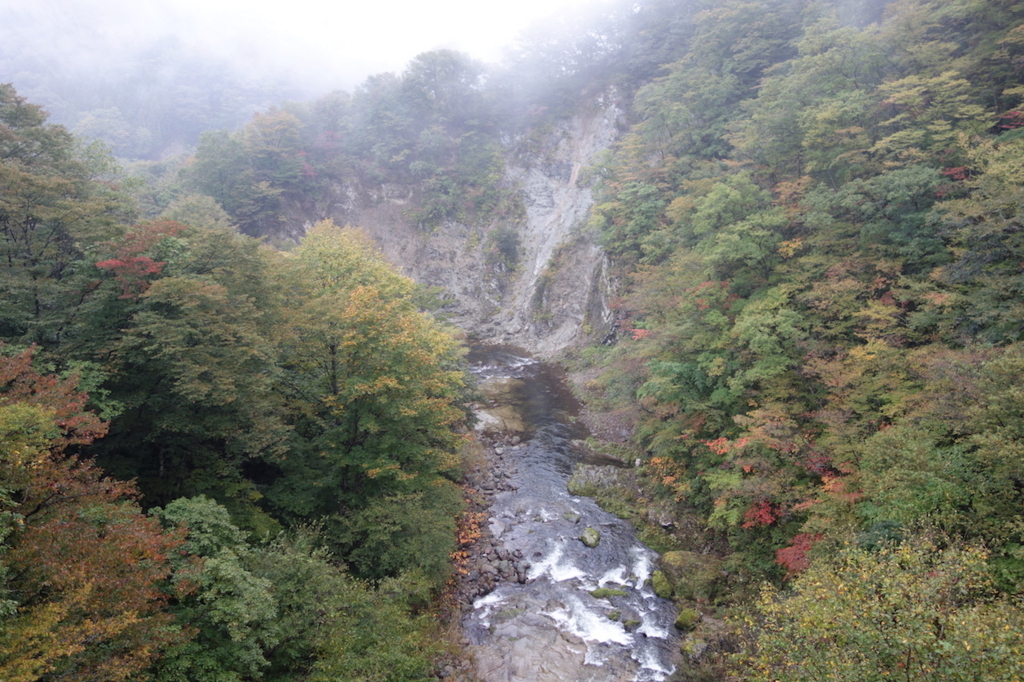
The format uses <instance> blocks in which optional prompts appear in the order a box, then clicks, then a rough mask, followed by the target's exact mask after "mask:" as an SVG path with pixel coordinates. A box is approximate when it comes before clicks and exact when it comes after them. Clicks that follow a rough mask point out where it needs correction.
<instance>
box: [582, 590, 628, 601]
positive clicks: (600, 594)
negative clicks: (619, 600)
mask: <svg viewBox="0 0 1024 682" xmlns="http://www.w3.org/2000/svg"><path fill="white" fill-rule="evenodd" d="M590 594H591V596H593V597H595V598H597V599H608V598H609V597H625V596H626V591H625V590H616V589H613V588H609V587H599V588H597V589H596V590H591V592H590Z"/></svg>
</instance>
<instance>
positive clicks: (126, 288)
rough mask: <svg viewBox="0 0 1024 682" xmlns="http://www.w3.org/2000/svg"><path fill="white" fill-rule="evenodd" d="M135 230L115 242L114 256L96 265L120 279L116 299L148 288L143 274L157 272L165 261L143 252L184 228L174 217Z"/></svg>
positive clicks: (133, 296) (142, 224) (149, 223)
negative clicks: (145, 254) (115, 250)
mask: <svg viewBox="0 0 1024 682" xmlns="http://www.w3.org/2000/svg"><path fill="white" fill-rule="evenodd" d="M136 227H137V229H136V230H135V231H134V232H129V233H128V234H126V235H125V236H124V239H122V240H121V241H120V242H119V243H118V244H117V257H116V258H110V259H108V260H103V261H99V262H98V263H96V267H97V268H99V269H101V270H109V271H110V272H112V273H113V274H114V275H115V276H116V277H117V279H118V281H119V282H121V296H119V298H135V297H137V296H139V295H140V294H143V293H145V291H146V289H148V288H149V282H148V281H147V280H146V277H147V276H149V275H159V274H160V273H161V272H162V271H163V267H164V266H165V265H167V263H166V262H163V261H156V260H153V259H152V258H150V257H149V256H143V255H142V254H143V253H145V252H146V251H149V250H150V249H151V248H153V247H154V246H156V245H157V244H159V243H160V242H161V241H163V240H164V239H167V238H168V237H174V236H177V235H178V234H180V233H181V232H182V231H183V230H185V229H187V228H186V226H185V225H182V224H181V223H177V222H174V221H173V220H155V221H153V222H148V223H140V224H139V225H137V226H136Z"/></svg>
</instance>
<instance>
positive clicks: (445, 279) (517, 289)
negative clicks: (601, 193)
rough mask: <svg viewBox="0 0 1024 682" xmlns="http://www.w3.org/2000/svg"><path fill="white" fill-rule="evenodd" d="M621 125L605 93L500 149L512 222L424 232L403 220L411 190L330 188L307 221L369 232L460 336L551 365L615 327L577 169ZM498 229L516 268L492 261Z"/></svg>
mask: <svg viewBox="0 0 1024 682" xmlns="http://www.w3.org/2000/svg"><path fill="white" fill-rule="evenodd" d="M622 115H623V114H622V111H621V110H620V108H619V107H618V105H617V102H616V100H615V97H614V95H613V93H605V94H603V95H601V96H599V97H597V98H595V99H594V100H592V101H591V102H590V103H589V105H588V106H587V107H584V108H583V109H581V110H580V112H579V113H577V114H575V115H574V116H572V117H571V118H566V119H562V120H558V121H555V122H553V123H549V124H547V125H546V126H545V127H544V128H543V129H541V130H534V131H530V132H528V133H523V134H522V135H521V136H517V137H515V138H511V137H510V138H509V139H506V140H504V142H503V144H504V148H505V150H506V169H505V177H504V185H505V189H506V190H507V191H509V192H511V193H512V194H513V196H515V198H516V200H517V201H518V202H520V205H521V208H522V211H521V212H520V215H519V216H517V217H516V218H514V219H505V220H502V221H493V222H492V223H490V224H487V225H467V224H463V223H459V222H453V221H448V222H444V223H442V224H440V225H438V226H436V227H435V228H433V229H432V230H429V231H428V230H424V229H422V228H420V227H418V226H416V225H413V224H411V221H410V220H409V214H410V208H412V207H414V206H415V204H416V202H417V200H418V197H417V190H416V188H414V187H410V186H405V185H397V184H384V185H381V186H379V187H377V188H374V189H367V188H357V187H343V186H338V187H335V188H334V191H333V193H332V195H330V196H328V197H324V198H323V199H322V201H321V202H319V205H318V206H317V207H316V209H315V218H311V217H308V211H307V218H306V223H307V225H308V224H309V223H310V222H312V220H313V219H321V218H332V219H333V220H334V221H335V222H337V223H338V224H351V225H356V226H360V227H362V228H364V229H366V230H367V231H368V232H369V233H370V234H371V235H372V236H373V238H374V239H375V240H376V241H377V243H378V244H379V245H380V247H381V249H382V250H383V252H384V254H385V256H386V257H387V258H388V260H390V261H391V262H392V263H394V264H395V265H396V266H397V267H399V268H400V269H401V271H402V272H403V273H404V274H406V275H409V276H410V277H412V278H413V279H415V280H416V281H417V282H420V283H421V284H425V285H428V286H432V287H439V288H441V289H442V290H444V291H445V292H446V295H447V296H448V297H449V299H450V301H451V302H450V304H449V305H448V306H447V307H446V308H445V312H447V313H448V314H449V315H450V317H451V319H452V321H453V322H454V323H455V324H456V325H457V326H459V327H460V328H462V329H465V330H466V331H467V332H469V333H470V334H472V335H473V336H475V337H477V338H480V339H484V340H490V341H494V342H501V343H511V344H514V345H516V346H518V347H521V348H524V349H526V350H528V351H530V352H531V353H534V354H537V355H539V356H541V357H550V356H551V355H553V354H554V353H556V352H557V351H559V350H561V349H563V348H566V347H568V346H571V345H574V344H577V343H582V342H584V341H587V340H590V339H594V338H596V339H600V338H603V337H604V335H606V334H607V333H608V330H609V329H610V327H611V325H612V322H613V320H612V314H611V311H610V310H609V308H608V295H609V291H610V288H611V284H610V282H609V277H608V263H607V258H606V257H605V256H604V254H603V252H602V250H601V248H600V247H599V246H598V244H597V243H596V240H595V236H594V235H593V234H592V233H591V232H590V231H588V230H586V229H585V226H586V221H587V217H588V214H589V211H590V208H591V207H592V205H593V203H594V197H593V191H592V188H591V186H590V184H589V182H588V181H587V180H586V173H585V170H586V168H587V166H588V164H590V163H591V162H592V161H593V160H594V158H595V156H596V155H597V154H598V153H600V152H601V151H603V150H605V149H607V148H608V147H609V146H610V145H611V144H612V143H613V142H614V141H615V138H616V136H617V134H618V131H619V127H620V124H621V118H622ZM527 138H529V139H527ZM494 230H506V231H508V230H512V231H514V233H515V238H516V239H517V242H518V243H517V248H516V257H515V258H514V262H513V263H502V262H499V263H495V262H494V258H493V239H492V238H490V237H492V235H491V232H492V231H494Z"/></svg>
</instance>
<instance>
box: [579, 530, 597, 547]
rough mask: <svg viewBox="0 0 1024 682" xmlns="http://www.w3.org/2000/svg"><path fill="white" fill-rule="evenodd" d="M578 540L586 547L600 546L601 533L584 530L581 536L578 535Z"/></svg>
mask: <svg viewBox="0 0 1024 682" xmlns="http://www.w3.org/2000/svg"><path fill="white" fill-rule="evenodd" d="M580 540H582V541H583V544H584V545H586V546H587V547H597V546H598V545H599V544H601V531H599V530H598V529H596V528H589V527H588V528H586V529H585V530H584V531H583V534H582V535H580Z"/></svg>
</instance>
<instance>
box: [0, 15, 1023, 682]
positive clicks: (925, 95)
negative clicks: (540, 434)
mask: <svg viewBox="0 0 1024 682" xmlns="http://www.w3.org/2000/svg"><path fill="white" fill-rule="evenodd" d="M595 98H599V99H601V101H602V102H607V101H612V102H613V103H614V107H615V108H616V110H617V111H621V112H623V115H622V119H621V120H617V121H616V122H613V123H617V124H618V125H619V126H620V134H619V138H618V142H617V143H616V144H615V145H614V146H613V147H612V148H611V149H609V150H608V151H607V152H606V153H605V154H604V155H603V156H602V157H601V160H600V162H599V163H597V164H593V165H591V166H590V167H589V168H584V169H565V172H564V174H565V175H566V176H571V178H572V180H571V182H572V183H576V182H577V180H578V181H579V182H580V183H591V185H592V186H593V188H594V191H595V192H596V194H597V197H598V200H597V205H596V206H594V208H593V210H592V211H591V213H590V219H589V221H588V222H587V224H585V225H584V224H580V225H578V226H576V229H575V230H574V232H573V236H572V238H573V239H578V240H583V239H593V240H596V241H598V242H599V243H600V245H601V246H602V248H603V250H604V252H605V253H606V254H607V255H608V257H609V258H610V264H611V265H610V271H609V272H608V273H607V275H608V279H609V281H612V282H614V283H616V284H617V292H616V293H617V296H616V298H615V300H614V301H613V305H612V307H613V309H614V313H615V318H616V327H615V331H614V333H613V334H611V335H610V336H608V337H607V339H606V342H605V343H598V344H594V345H591V346H588V347H575V348H571V349H568V350H566V352H565V354H564V356H563V358H562V359H563V361H564V363H565V364H566V365H567V366H568V367H569V368H570V369H572V370H573V371H574V372H575V373H576V374H577V375H578V376H585V377H587V381H585V382H582V383H581V388H580V393H581V394H582V397H583V398H584V399H585V400H586V402H587V403H588V406H589V408H590V409H591V411H593V412H597V413H600V414H603V415H607V416H608V417H609V421H610V422H611V423H615V424H617V425H622V426H623V427H624V428H625V429H626V430H627V432H628V433H629V436H628V438H627V439H626V440H627V441H628V442H622V443H617V444H615V445H614V446H610V445H607V444H595V447H598V448H601V447H615V448H618V449H619V450H620V454H622V453H625V454H628V456H629V458H630V459H636V460H638V462H639V466H638V474H639V476H640V479H641V484H642V487H643V490H642V491H641V492H640V493H638V494H637V495H635V496H634V497H632V498H630V499H629V500H628V502H625V503H624V502H623V501H621V500H620V501H618V502H617V503H615V504H617V506H618V509H619V510H620V511H622V512H623V513H624V514H626V515H628V516H631V517H633V518H635V519H636V520H637V522H638V523H641V524H646V523H647V519H648V518H653V517H654V516H655V515H654V514H649V513H648V512H649V509H656V510H657V515H656V516H657V517H658V521H659V523H656V524H653V525H654V526H655V527H652V528H648V529H647V533H648V536H649V537H650V538H651V541H652V542H655V543H656V544H657V545H658V546H657V549H659V551H664V552H666V555H665V560H664V564H663V567H662V569H663V571H662V573H660V574H655V581H656V588H657V589H658V590H659V592H660V593H661V594H663V595H666V596H674V598H675V599H676V601H677V603H678V604H679V606H680V607H681V608H682V615H681V617H680V621H679V622H678V623H677V625H678V627H679V628H681V629H685V630H687V631H688V632H689V633H690V634H689V636H688V637H687V638H686V639H685V640H684V644H683V652H682V658H681V663H680V666H679V668H678V670H677V672H676V678H675V679H680V680H689V679H693V680H696V679H736V680H858V681H859V680H874V679H893V678H900V679H908V680H953V679H964V680H981V679H993V680H996V679H1006V680H1012V679H1018V678H1019V677H1020V676H1021V675H1022V673H1024V670H1022V666H1024V663H1022V661H1024V657H1022V654H1024V639H1022V635H1021V633H1022V632H1024V611H1022V608H1021V605H1020V603H1019V598H1020V595H1021V594H1022V592H1024V513H1022V510H1024V468H1022V467H1024V464H1022V462H1024V395H1022V389H1021V384H1022V377H1024V303H1022V302H1024V243H1022V237H1021V235H1022V234H1024V222H1022V220H1024V219H1022V215H1024V213H1022V210H1024V209H1022V199H1024V190H1022V188H1024V132H1022V131H1024V111H1022V110H1021V109H1020V106H1021V104H1022V102H1024V5H1022V4H1019V3H1015V2H1012V1H1011V0H1006V1H997V0H952V1H950V0H945V1H942V2H940V1H939V0H896V1H895V2H891V3H888V4H884V3H882V2H861V3H854V4H850V3H836V2H827V1H825V0H774V1H769V2H762V1H758V2H752V1H748V0H695V1H694V2H692V3H679V2H670V1H668V0H651V1H650V2H639V3H630V4H629V5H628V6H627V5H626V4H622V5H615V6H612V7H611V8H610V9H609V10H608V11H607V12H605V13H604V14H601V15H600V16H599V17H597V18H595V19H593V20H591V21H590V22H589V23H587V24H585V25H575V24H572V23H571V22H568V21H567V22H566V24H565V25H564V26H558V27H551V32H550V33H534V34H531V35H529V36H526V37H524V39H523V41H522V42H521V43H520V45H519V46H518V50H517V52H516V53H515V54H514V55H513V56H512V58H511V61H510V63H509V64H507V65H505V66H504V67H501V68H498V67H487V66H484V65H481V64H478V63H476V62H474V61H473V60H472V59H470V58H469V57H467V56H466V55H462V54H459V53H456V52H452V51H446V50H441V51H437V52H430V53H426V54H423V55H420V56H419V57H417V58H416V59H415V60H413V61H412V62H411V63H410V64H409V65H408V67H407V69H406V70H405V71H404V72H403V73H402V74H398V75H396V74H381V75H378V76H374V77H371V78H370V79H368V80H367V81H366V82H365V83H364V84H363V85H362V86H361V87H360V88H358V89H356V91H354V92H353V93H345V92H336V93H333V94H331V95H328V96H325V97H323V98H321V99H319V100H316V101H313V102H308V103H295V102H292V103H281V104H280V105H279V106H276V107H273V108H269V109H267V110H265V111H263V112H262V113H258V114H256V115H255V116H254V117H253V118H252V119H251V120H250V121H249V123H247V124H246V125H245V126H244V127H242V128H240V129H237V130H230V129H224V130H207V131H205V132H204V133H203V135H202V137H201V139H200V140H199V142H198V146H197V147H196V149H195V150H194V153H188V154H186V155H184V156H181V157H178V158H172V159H167V160H164V161H161V162H153V163H149V164H142V165H140V164H135V165H133V166H132V167H131V169H130V170H129V171H126V170H124V169H123V168H120V167H119V166H118V164H117V163H116V162H115V161H114V160H113V159H112V157H111V156H109V154H108V153H107V151H105V150H104V149H102V148H101V147H98V146H96V145H91V146H90V145H89V144H88V143H86V142H83V141H81V140H79V139H77V138H75V137H74V136H73V135H72V134H71V133H69V132H68V131H67V130H66V129H65V128H63V127H61V126H56V125H52V124H50V123H48V122H47V119H46V114H45V112H43V111H42V109H41V108H40V107H39V106H37V105H35V104H32V103H30V102H28V101H27V100H26V99H25V98H23V97H22V96H20V95H19V94H18V93H17V92H16V90H15V86H12V85H3V86H0V256H2V261H0V292H2V296H3V298H2V301H3V304H2V306H0V342H2V344H3V345H0V434H2V437H0V540H2V545H0V619H2V620H0V678H3V679H5V680H17V681H19V682H20V681H25V682H28V681H32V680H96V679H103V680H133V679H153V680H160V681H167V682H177V681H184V680H210V681H214V680H216V681H217V682H222V681H223V682H227V681H233V680H286V679H287V680H324V681H326V680H425V679H429V678H431V677H432V676H435V665H434V662H433V661H434V660H436V656H437V655H438V653H439V650H440V641H441V638H440V637H439V636H438V634H437V631H436V629H432V628H434V627H435V626H434V625H432V624H431V622H430V621H431V618H430V613H431V609H432V606H434V605H436V603H437V602H436V599H437V595H438V594H439V592H440V590H441V588H442V586H443V584H444V582H445V580H446V579H447V578H448V576H449V573H450V559H451V552H452V551H453V549H454V548H455V531H456V519H457V518H458V516H459V514H460V512H461V510H462V504H463V500H462V498H463V495H462V492H461V491H460V490H459V488H458V486H457V483H458V481H459V480H460V476H461V470H460V458H459V451H460V447H461V446H462V444H463V443H464V442H466V441H467V440H468V436H466V435H465V434H466V432H467V412H466V408H465V405H466V404H467V403H468V402H469V395H470V389H469V388H468V387H467V382H466V378H465V375H464V363H463V361H462V359H461V358H462V351H461V346H460V343H459V342H458V340H457V337H456V335H455V334H454V331H453V330H452V329H450V328H448V327H446V326H445V325H444V324H442V323H440V322H438V321H437V319H436V318H435V317H434V316H433V315H432V314H431V311H436V310H438V309H439V308H441V307H442V304H443V303H444V297H445V296H446V295H450V294H451V292H437V291H430V290H427V289H425V288H423V287H420V286H418V285H416V284H415V283H414V282H412V281H411V280H410V279H407V278H405V277H402V276H400V275H398V274H396V273H395V271H394V270H393V269H392V268H391V266H390V265H389V264H387V263H386V262H385V261H384V259H383V258H382V257H381V255H380V253H379V252H378V251H377V250H376V248H375V247H374V246H373V244H372V241H371V240H370V239H369V238H368V237H367V236H366V235H365V234H363V233H361V232H360V231H359V230H358V229H352V228H340V227H338V226H337V225H335V224H334V223H333V222H331V221H330V220H323V218H326V217H328V216H330V215H332V211H333V210H334V209H332V208H331V207H332V206H334V205H335V204H337V203H338V202H339V201H341V199H339V197H342V198H345V197H348V199H350V200H351V201H352V202H353V203H354V204H359V205H361V206H372V205H379V204H383V203H386V202H387V201H392V203H394V204H395V205H401V207H402V209H401V212H400V213H397V214H396V215H398V216H399V217H398V219H399V220H400V221H402V223H403V225H405V227H408V228H411V229H413V230H415V231H416V232H417V233H418V234H422V235H425V236H426V235H430V234H432V233H433V232H434V231H435V230H438V229H439V228H441V227H443V226H450V225H458V226H469V227H470V228H472V229H467V230H466V234H467V235H469V236H468V237H467V240H475V241H476V242H480V243H474V244H472V248H481V249H483V250H484V251H485V252H486V253H487V260H486V266H487V267H486V271H485V272H481V273H480V277H481V278H490V279H489V280H488V281H498V282H499V283H500V281H502V280H501V278H502V277H506V278H507V277H511V276H513V275H515V273H517V268H521V267H522V266H521V264H520V263H519V261H518V258H519V255H520V248H521V243H520V236H521V235H520V232H519V231H518V229H519V227H520V226H521V225H522V222H523V221H522V216H523V214H524V212H525V209H524V207H523V203H522V202H523V193H522V191H521V189H520V188H519V187H517V186H516V185H515V184H514V183H512V182H510V180H509V174H508V168H509V167H510V164H511V163H512V162H513V161H517V160H518V161H522V162H523V163H524V164H532V165H535V166H545V165H547V166H551V165H555V164H554V163H553V162H552V161H551V159H552V158H553V156H552V149H551V143H550V142H549V140H550V139H551V138H552V137H553V136H554V137H557V135H558V134H559V133H558V131H559V130H560V129H559V128H558V125H559V122H560V121H563V120H564V119H565V118H567V117H569V116H572V115H573V114H574V112H576V110H577V109H579V108H584V107H588V106H592V105H593V102H594V101H595ZM89 106H91V105H89ZM101 113H102V112H101ZM108 113H109V112H108ZM104 115H105V114H104ZM110 115H111V116H113V115H114V114H112V113H111V114H110ZM96 116H99V114H96ZM172 117H173V116H172ZM182 120H184V119H182ZM202 120H204V121H208V120H210V119H209V117H207V118H203V119H202ZM225 121H226V119H225ZM182 125H184V123H183V124H182ZM218 125H221V124H220V123H218ZM553 131H554V132H553ZM83 132H88V131H83ZM133 134H134V133H133ZM188 134H191V133H188ZM182 135H183V136H185V137H187V135H186V133H185V132H182ZM171 137H174V136H173V135H172V136H171ZM125 139H126V140H129V138H125ZM131 139H135V138H131ZM139 139H140V140H141V138H139ZM168 139H171V138H170V137H169V138H168ZM182 139H184V137H183V138H182ZM125 144H128V142H126V143H125ZM131 144H136V142H131ZM138 144H142V142H138ZM133 149H134V147H133ZM138 149H139V150H141V149H142V147H139V148H138ZM115 151H118V152H119V153H121V154H122V155H130V154H129V153H127V152H125V151H124V149H115ZM147 153H148V152H145V151H136V152H131V154H134V155H137V156H145V155H146V154H147ZM523 159H526V161H523ZM551 172H552V173H553V174H557V173H562V172H563V169H560V168H556V169H554V170H553V171H551ZM396 187H400V188H402V194H401V197H400V198H399V199H395V198H394V197H393V196H391V195H389V192H395V191H397V190H395V188H396ZM348 199H346V200H348ZM477 228H479V229H477ZM424 238H426V237H424ZM270 244H273V245H275V246H276V247H280V248H274V247H272V246H270ZM467 248H470V246H467ZM560 253H562V254H563V256H561V258H563V260H559V259H560V256H559V254H560ZM563 261H564V252H560V251H557V250H556V251H555V252H554V254H553V255H552V257H551V262H550V263H549V264H547V269H546V270H545V272H548V273H554V272H556V271H557V270H558V268H559V267H563V266H564V262H563ZM510 273H511V274H510ZM552 276H553V275H552ZM541 280H542V281H546V280H543V278H541ZM495 286H496V287H497V286H498V285H495ZM579 294H580V296H583V297H585V296H586V295H587V292H579ZM539 300H540V302H541V303H543V291H541V294H540V299H539ZM531 314H532V315H534V317H535V318H537V319H540V318H542V316H543V314H544V310H543V306H541V305H538V306H537V309H536V310H534V311H532V313H531ZM601 331H603V330H596V332H595V330H591V332H592V333H590V334H589V337H590V338H598V339H600V338H604V337H605V334H603V333H597V332H601ZM595 333H596V336H595Z"/></svg>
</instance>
